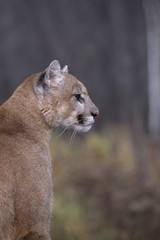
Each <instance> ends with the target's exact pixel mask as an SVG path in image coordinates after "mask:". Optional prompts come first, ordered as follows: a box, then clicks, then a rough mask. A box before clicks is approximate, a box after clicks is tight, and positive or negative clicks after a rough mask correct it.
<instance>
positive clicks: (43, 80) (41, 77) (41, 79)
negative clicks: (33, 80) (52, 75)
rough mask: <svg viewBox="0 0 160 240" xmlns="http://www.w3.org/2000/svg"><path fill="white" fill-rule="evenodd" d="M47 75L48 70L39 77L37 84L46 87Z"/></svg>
mask: <svg viewBox="0 0 160 240" xmlns="http://www.w3.org/2000/svg"><path fill="white" fill-rule="evenodd" d="M45 75H46V71H44V72H42V73H41V74H40V76H39V78H38V81H37V86H38V87H39V86H42V87H43V88H46V86H47V85H46V83H45Z"/></svg>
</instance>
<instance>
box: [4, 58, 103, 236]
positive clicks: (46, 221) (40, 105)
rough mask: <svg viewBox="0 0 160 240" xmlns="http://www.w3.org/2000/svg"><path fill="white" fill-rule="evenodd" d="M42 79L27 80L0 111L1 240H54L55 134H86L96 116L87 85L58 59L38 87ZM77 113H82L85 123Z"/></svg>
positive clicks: (38, 75)
mask: <svg viewBox="0 0 160 240" xmlns="http://www.w3.org/2000/svg"><path fill="white" fill-rule="evenodd" d="M40 76H42V74H41V73H38V74H34V75H32V76H30V77H29V78H27V79H26V80H25V81H24V82H23V83H22V84H21V85H20V86H19V87H18V89H17V90H16V91H15V92H14V94H13V95H12V97H11V98H9V99H8V101H6V102H5V103H4V104H3V105H2V106H1V107H0V239H2V240H40V239H41V240H50V239H51V238H50V236H49V228H50V215H51V208H52V171H51V169H52V167H51V157H50V153H49V141H50V138H51V134H52V132H53V130H54V129H55V128H56V127H58V126H61V125H63V126H65V127H67V126H68V127H69V125H73V127H74V129H76V128H77V131H78V130H81V131H83V130H84V131H87V130H89V129H90V126H91V125H92V124H93V121H91V120H93V119H91V112H96V116H97V115H98V110H97V108H96V107H95V105H94V104H93V103H92V101H91V100H90V98H89V96H88V93H87V90H86V88H85V87H84V86H83V84H82V83H80V82H79V81H78V80H77V79H76V78H75V77H73V76H72V75H70V74H68V73H67V68H65V69H64V71H63V70H61V69H59V63H58V62H57V61H54V62H52V63H51V65H50V66H49V67H48V69H47V70H46V73H45V78H44V80H43V79H42V81H41V82H43V84H41V82H40V83H39V84H38V81H39V79H40ZM77 93H81V94H82V93H83V95H84V98H85V103H84V104H81V103H79V101H77V100H76V99H75V96H74V94H77ZM81 105H82V106H81ZM77 114H84V119H83V124H79V122H78V120H77ZM73 122H74V124H72V123H73ZM90 122H91V124H89V127H88V123H90ZM85 125H87V126H86V127H85Z"/></svg>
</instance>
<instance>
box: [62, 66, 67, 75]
mask: <svg viewBox="0 0 160 240" xmlns="http://www.w3.org/2000/svg"><path fill="white" fill-rule="evenodd" d="M61 71H62V72H64V73H68V66H67V65H66V66H64V67H63V68H62V69H61Z"/></svg>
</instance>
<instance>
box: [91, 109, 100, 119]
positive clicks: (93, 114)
mask: <svg viewBox="0 0 160 240" xmlns="http://www.w3.org/2000/svg"><path fill="white" fill-rule="evenodd" d="M91 115H92V116H93V118H94V119H96V118H97V117H98V115H99V112H98V111H92V112H91Z"/></svg>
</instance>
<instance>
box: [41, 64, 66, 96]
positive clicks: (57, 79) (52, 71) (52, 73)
mask: <svg viewBox="0 0 160 240" xmlns="http://www.w3.org/2000/svg"><path fill="white" fill-rule="evenodd" d="M67 70H68V67H67V66H65V67H64V68H63V69H62V70H61V66H60V63H59V61H58V60H54V61H52V62H51V63H50V65H49V67H48V68H47V69H46V70H45V71H44V72H42V73H41V75H40V76H39V79H38V81H37V87H38V92H40V93H43V94H44V93H45V92H46V91H47V90H48V89H49V87H50V85H51V81H52V78H53V77H54V85H57V84H59V83H61V82H62V79H63V76H62V72H67ZM52 84H53V82H52Z"/></svg>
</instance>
